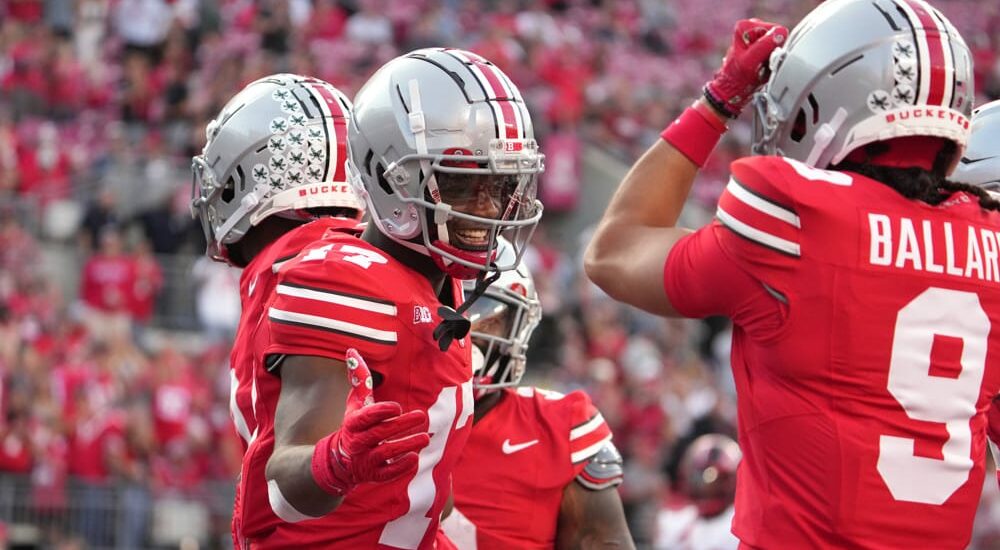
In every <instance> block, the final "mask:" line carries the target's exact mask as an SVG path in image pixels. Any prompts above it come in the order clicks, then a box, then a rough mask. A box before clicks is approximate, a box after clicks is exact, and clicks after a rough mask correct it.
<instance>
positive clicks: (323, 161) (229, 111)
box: [191, 74, 364, 262]
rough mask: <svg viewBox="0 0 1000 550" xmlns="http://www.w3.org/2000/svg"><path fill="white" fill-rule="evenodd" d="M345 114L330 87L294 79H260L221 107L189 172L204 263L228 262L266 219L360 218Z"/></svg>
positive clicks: (346, 107)
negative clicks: (327, 214) (328, 212)
mask: <svg viewBox="0 0 1000 550" xmlns="http://www.w3.org/2000/svg"><path fill="white" fill-rule="evenodd" d="M350 112H351V102H350V101H349V100H348V99H347V97H345V96H344V94H342V93H341V92H340V91H338V90H337V89H336V88H334V87H333V86H332V85H330V84H329V83H327V82H324V81H322V80H318V79H315V78H310V77H305V76H299V75H294V74H275V75H271V76H268V77H265V78H261V79H260V80H257V81H254V82H252V83H250V84H248V85H247V87H246V88H244V89H243V90H241V91H240V92H239V93H238V94H236V95H235V96H234V97H233V98H232V99H231V100H229V102H228V103H226V105H225V107H223V108H222V111H221V112H220V113H219V115H218V116H217V117H216V118H215V120H213V121H212V122H210V123H209V124H208V126H207V128H206V129H205V133H206V137H207V140H208V141H207V143H206V144H205V148H204V149H203V151H202V154H201V155H199V156H196V157H194V159H193V162H192V165H191V169H192V172H193V182H192V186H193V188H192V203H191V211H192V214H193V215H195V216H196V217H198V218H199V219H200V220H201V226H202V230H203V231H204V232H205V239H206V240H207V241H208V250H207V254H208V255H209V256H210V257H212V258H213V259H216V260H219V261H226V262H228V261H229V252H228V246H229V245H231V244H233V243H235V242H237V241H239V240H240V239H241V238H243V236H244V235H245V234H246V232H247V231H248V230H249V229H250V228H251V227H253V226H254V225H257V224H258V223H260V222H261V221H262V220H263V219H264V218H267V217H268V216H272V215H279V216H283V217H289V218H295V219H310V218H311V217H312V216H311V215H310V214H309V213H308V212H306V209H308V208H317V207H339V208H346V209H353V210H354V211H355V212H357V214H356V216H357V218H358V219H360V218H361V215H362V214H363V213H364V205H363V203H362V202H361V200H360V199H359V198H358V197H357V195H355V194H354V191H353V189H351V187H350V185H349V184H348V183H347V175H346V171H345V170H346V167H345V161H346V160H347V119H348V118H349V117H350Z"/></svg>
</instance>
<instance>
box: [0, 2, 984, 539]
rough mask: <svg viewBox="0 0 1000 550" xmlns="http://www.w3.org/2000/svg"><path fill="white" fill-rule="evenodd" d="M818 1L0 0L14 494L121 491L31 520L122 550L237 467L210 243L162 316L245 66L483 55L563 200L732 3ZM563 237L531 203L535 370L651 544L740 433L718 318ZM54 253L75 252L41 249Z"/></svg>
mask: <svg viewBox="0 0 1000 550" xmlns="http://www.w3.org/2000/svg"><path fill="white" fill-rule="evenodd" d="M814 4H815V2H812V1H805V0H733V1H728V2H721V3H720V2H711V3H710V2H697V1H683V2H682V1H671V2H666V1H663V0H632V1H614V0H519V1H518V0H508V1H489V0H470V1H459V0H444V1H431V0H412V1H405V2H402V1H391V0H341V1H337V0H289V1H278V0H173V1H171V0H76V1H73V0H61V1H60V0H0V413H2V414H0V472H4V473H5V474H6V475H22V476H26V477H27V478H28V479H30V486H31V493H30V495H31V496H30V499H29V502H28V503H26V504H23V505H26V506H30V507H34V508H36V509H37V510H38V511H39V513H48V514H50V515H51V514H55V515H56V516H58V512H59V510H65V509H66V508H67V507H68V506H70V505H78V504H79V502H80V501H78V502H76V503H74V502H71V501H72V499H73V498H76V497H73V496H70V495H87V494H89V493H88V490H90V489H94V488H106V487H115V488H118V489H120V491H119V492H118V493H116V495H118V496H116V497H115V498H117V499H119V500H118V501H117V502H118V503H119V504H120V505H123V506H124V508H125V509H127V510H129V511H131V512H133V516H134V517H132V518H131V519H130V520H128V521H125V522H124V525H125V526H126V527H125V528H119V529H118V530H117V532H116V534H115V535H114V536H112V534H111V533H109V532H106V529H103V528H97V527H94V526H93V525H92V524H89V523H88V522H87V521H85V519H86V518H84V519H80V518H78V517H75V516H74V517H75V519H74V518H64V520H63V521H56V522H54V523H53V524H54V525H56V526H57V527H58V529H55V530H54V531H53V534H50V535H47V536H50V537H53V539H58V538H59V537H60V535H59V534H58V533H74V534H75V537H77V538H76V539H73V538H72V537H69V538H67V539H66V540H70V541H72V540H78V541H80V542H81V543H82V542H86V543H89V544H91V545H92V546H101V545H111V543H112V542H113V541H112V539H114V542H117V543H118V544H119V545H120V547H123V548H138V547H141V546H142V544H145V542H143V541H145V540H146V539H147V538H148V530H149V529H150V523H151V521H152V519H151V518H150V514H149V510H150V509H151V506H152V505H153V504H152V503H154V502H156V500H157V499H158V498H161V497H164V496H170V495H181V496H183V497H184V498H190V499H193V500H198V499H207V498H208V495H206V494H205V491H206V487H209V486H210V485H206V483H208V482H210V481H212V480H215V481H218V482H222V483H225V482H228V481H229V480H231V479H232V478H233V476H234V475H235V473H236V472H237V471H238V468H239V445H238V441H237V440H236V439H235V435H234V433H233V430H232V428H231V426H230V421H229V414H228V400H229V397H228V394H229V383H230V381H229V373H228V370H227V360H228V346H229V343H230V339H231V336H232V331H233V329H234V327H235V321H236V317H237V316H238V302H235V306H234V297H235V292H236V278H237V277H238V274H236V273H235V272H233V271H229V270H227V269H226V268H224V267H222V266H220V265H218V264H213V263H211V262H207V261H202V262H198V263H196V264H195V269H194V270H193V271H189V272H188V271H185V274H186V275H187V276H186V278H185V281H186V282H187V284H188V286H187V287H186V288H185V289H184V290H183V291H182V293H181V294H183V295H184V297H185V298H188V297H190V296H192V295H200V296H201V297H203V298H205V299H203V300H201V301H200V302H199V301H197V300H196V302H197V303H196V304H195V313H197V316H198V321H199V322H200V328H201V330H200V331H198V333H197V334H198V337H197V338H191V337H190V333H188V332H178V331H176V330H163V328H164V326H163V325H164V323H162V322H160V321H162V317H161V316H160V315H158V313H162V311H164V310H165V309H168V308H169V305H170V302H171V301H172V300H175V299H177V296H178V293H177V291H176V289H174V291H173V292H170V293H168V292H166V291H165V283H166V282H168V281H169V279H170V277H169V273H165V271H167V272H169V271H171V269H173V266H176V262H177V258H187V259H188V263H191V262H190V259H191V258H193V257H194V256H196V255H198V254H200V253H201V252H202V251H203V250H204V243H203V242H202V241H201V240H200V239H201V236H200V231H199V230H198V229H197V228H196V227H195V226H194V222H193V221H192V220H191V218H190V214H189V212H188V201H189V196H190V190H189V185H190V183H189V182H190V175H189V169H188V167H189V163H190V157H191V156H192V155H193V154H195V153H197V152H199V151H200V150H201V147H202V146H203V144H204V141H205V135H204V128H205V125H206V123H207V122H208V121H209V120H210V118H211V117H212V116H214V115H215V114H216V113H217V112H218V111H219V109H220V108H221V107H222V105H223V104H224V103H225V101H226V100H228V99H229V97H231V95H232V94H233V93H234V92H235V91H236V90H238V89H239V88H241V87H242V86H244V85H245V84H247V83H249V82H251V81H253V80H255V79H257V78H259V77H261V76H264V75H266V74H270V73H275V72H295V73H301V74H310V75H314V76H317V77H319V78H322V79H325V80H328V81H330V82H331V83H333V84H334V85H336V86H337V87H339V88H340V89H341V90H343V91H344V92H345V93H346V94H347V95H348V96H352V95H353V93H354V92H355V91H356V90H357V87H358V86H359V85H360V84H361V83H362V82H364V81H365V80H366V79H367V77H368V76H369V75H370V73H371V72H372V71H373V70H374V68H376V67H378V66H379V65H381V64H382V63H384V62H385V61H387V60H389V59H391V58H392V57H395V56H396V55H398V54H400V53H403V52H405V51H409V50H412V49H416V48H420V47H426V46H434V45H453V46H458V47H463V48H467V49H470V50H473V51H476V52H478V53H480V54H482V55H484V56H485V57H487V58H489V59H491V60H492V61H494V62H496V63H497V64H498V65H499V66H500V67H501V68H503V69H504V71H505V72H507V74H508V75H510V76H511V78H512V79H513V80H514V81H515V82H517V83H518V85H519V86H520V88H521V90H522V92H523V93H524V95H525V98H526V101H527V102H528V105H529V107H530V108H532V109H533V110H534V112H533V119H534V121H535V124H536V135H537V136H538V138H539V141H540V142H541V145H542V148H543V150H546V147H548V146H549V144H551V147H552V149H553V150H554V151H555V150H558V151H559V153H558V154H555V155H552V156H551V157H550V160H549V167H550V170H549V174H547V175H546V177H545V178H543V181H542V196H543V198H545V197H546V193H548V194H549V197H553V198H554V200H553V202H552V204H553V205H554V206H556V208H555V210H558V209H559V207H558V205H559V203H560V197H562V195H560V193H561V191H562V187H560V186H561V185H563V184H564V183H565V182H561V181H560V180H559V179H557V178H558V177H559V176H560V174H565V173H569V174H575V173H577V172H576V171H575V170H573V169H572V166H573V165H574V164H576V163H579V162H580V158H579V155H581V154H583V153H582V151H583V150H584V149H585V148H586V147H597V148H599V149H602V150H605V151H607V152H610V153H611V154H612V155H613V156H614V157H617V158H620V159H623V160H629V161H630V160H631V159H633V158H635V157H636V156H637V155H638V154H640V153H641V152H642V151H643V150H644V149H645V148H646V147H647V146H648V145H649V144H650V143H652V142H653V141H654V140H656V139H658V135H659V132H660V130H661V129H662V128H663V126H664V125H665V124H666V123H667V122H668V121H669V120H670V119H671V118H672V117H673V116H676V114H677V113H678V112H680V111H681V110H682V108H683V107H684V106H686V104H687V103H688V102H690V101H691V99H692V98H693V97H695V96H696V95H697V93H698V91H699V87H700V86H701V84H702V83H703V82H704V81H705V80H706V79H707V78H708V77H709V76H710V72H711V71H712V70H713V69H714V68H715V67H716V66H717V64H718V61H719V59H720V57H721V55H722V53H723V51H724V47H725V45H726V44H728V42H729V34H730V32H731V30H730V29H731V24H732V22H733V21H735V20H736V19H738V18H741V17H746V16H748V15H753V16H756V17H761V18H765V19H771V20H774V21H778V22H782V23H786V24H794V22H795V21H797V20H798V19H799V18H800V17H801V16H802V14H804V13H805V12H807V11H808V10H809V9H811V7H812V6H813V5H814ZM937 6H938V7H939V8H940V9H941V10H942V11H944V12H945V13H946V14H947V15H948V16H949V17H950V18H951V20H952V21H953V22H954V23H955V24H956V26H958V27H959V29H960V30H961V32H962V33H963V34H964V36H965V37H966V39H967V41H968V42H969V45H970V47H971V48H972V50H973V52H974V55H975V64H976V65H975V66H976V80H977V81H976V89H977V92H978V95H979V97H980V99H981V100H982V101H986V100H988V99H995V98H997V97H1000V57H998V53H997V52H1000V5H998V4H996V3H982V2H978V1H976V0H950V1H949V0H940V1H938V2H937ZM749 135H750V129H749V123H748V122H746V121H744V122H741V123H739V124H737V125H736V126H735V127H734V130H733V131H731V132H730V133H729V135H728V136H727V138H726V139H725V140H724V141H723V143H722V145H721V146H720V147H719V149H718V150H717V152H716V155H715V156H714V157H713V159H712V160H711V161H710V165H709V166H708V167H707V169H706V170H705V171H704V172H703V173H702V174H701V175H700V176H699V177H700V178H701V181H700V182H699V184H698V185H697V186H696V188H695V193H694V197H693V200H695V201H696V202H700V203H702V204H703V205H706V206H711V205H713V204H714V201H715V199H716V198H717V196H718V193H719V192H720V191H721V188H722V187H723V186H724V185H725V181H726V178H727V167H728V162H729V160H732V159H733V158H736V157H738V156H741V155H742V154H744V153H745V152H746V151H748V148H749ZM556 159H558V160H559V161H560V163H556V162H553V161H554V160H556ZM561 161H566V163H567V164H568V165H569V166H570V169H569V170H568V172H565V171H563V170H561V169H559V168H558V166H561V165H562V163H561ZM572 183H573V182H570V184H572ZM546 186H549V188H548V189H546ZM570 187H572V185H570ZM586 200H587V197H572V198H570V199H568V200H566V201H565V207H566V208H571V207H572V205H573V204H574V201H586ZM575 244H576V243H559V242H553V240H551V239H549V238H547V236H546V228H545V222H544V220H543V225H542V227H541V229H540V230H539V232H538V234H537V236H536V238H535V241H534V245H533V247H532V249H531V251H530V254H529V255H528V257H527V259H526V261H528V262H529V263H530V266H531V268H532V269H533V272H534V274H535V277H536V280H537V282H538V287H539V292H540V294H541V298H542V304H543V307H544V310H545V314H546V317H545V320H544V322H543V324H542V325H541V327H540V328H539V330H538V332H537V334H536V338H535V340H534V341H533V343H532V349H531V355H530V360H529V373H528V376H527V379H528V381H529V383H538V384H540V385H544V386H546V387H550V388H553V389H557V390H563V391H568V390H572V389H577V388H582V389H585V390H586V391H588V393H590V395H591V396H592V397H593V399H594V401H595V403H596V404H597V406H598V407H599V408H600V409H601V410H602V412H603V414H604V417H605V418H606V419H607V421H608V423H609V424H610V425H611V427H612V428H613V429H614V431H615V441H616V443H617V444H618V447H619V448H620V449H621V450H622V452H623V454H624V455H625V457H626V482H625V484H624V485H623V486H622V489H621V490H622V498H623V500H624V502H625V506H626V512H627V515H628V518H629V522H630V526H631V528H632V533H633V534H634V535H635V536H636V539H637V542H638V543H639V544H640V546H642V545H643V544H652V543H653V542H654V541H655V539H656V524H657V516H658V515H660V514H661V513H662V511H663V509H664V508H666V509H670V508H671V507H675V506H677V505H679V503H680V502H681V501H682V500H683V499H682V497H680V496H679V495H677V494H676V492H675V491H672V490H671V482H672V479H673V477H674V475H675V474H674V473H675V471H676V467H677V461H678V458H679V452H680V450H682V449H683V448H684V446H685V444H686V443H687V442H689V441H691V440H692V439H693V438H694V437H695V436H697V435H699V434H702V433H708V432H719V433H728V434H731V435H733V434H734V433H735V427H734V424H735V404H734V398H733V395H732V382H731V377H730V375H729V374H728V349H727V345H728V326H727V324H726V322H725V321H724V320H718V319H708V320H705V321H683V320H675V321H668V320H663V319H659V318H654V317H650V316H646V315H642V314H639V313H637V312H635V311H632V310H627V309H625V308H623V307H621V306H619V305H617V304H615V303H614V302H612V301H610V300H609V299H608V298H607V297H606V296H603V295H602V294H601V293H600V292H599V291H597V290H596V289H595V287H593V286H592V285H590V284H589V283H588V282H587V281H586V280H585V278H584V277H583V276H582V272H581V269H580V261H579V258H577V257H576V256H575V255H574V254H575V252H574V251H573V248H574V245H575ZM52 250H57V251H63V255H64V256H67V255H68V256H69V257H68V258H65V257H63V258H60V259H59V261H55V262H53V261H52V260H51V258H49V257H47V254H46V251H52ZM66 251H70V252H66ZM48 256H51V253H49V254H48ZM185 265H187V264H185ZM67 280H68V281H71V283H72V284H71V286H70V287H69V291H67V285H66V281H67ZM193 322H194V321H192V323H193ZM167 328H172V329H176V328H177V327H176V326H169V327H167ZM993 493H995V490H994V491H993ZM123 495H124V496H123ZM79 498H83V497H79ZM125 503H128V504H127V505H126V504H125ZM984 510H985V511H984V513H986V514H989V513H994V514H996V513H1000V506H997V505H996V503H994V504H993V508H988V507H984ZM0 512H2V511H0ZM224 512H225V511H222V513H221V515H220V517H218V518H214V522H215V524H217V525H218V526H220V527H219V528H218V529H217V531H219V532H220V533H222V534H223V535H224V533H225V532H226V531H227V530H228V526H227V525H226V524H225V518H224V517H223V516H224ZM987 523H989V524H992V525H1000V518H994V519H993V521H992V522H987ZM88 526H89V527H88ZM119 527H120V525H119ZM57 531H58V532H57ZM0 535H2V533H0ZM981 536H982V537H990V536H992V537H997V536H998V534H997V533H985V534H982V535H981ZM123 537H125V538H123ZM224 538H225V537H224V536H220V537H217V539H216V540H224ZM993 540H996V539H993ZM213 544H214V542H213ZM984 547H986V546H984Z"/></svg>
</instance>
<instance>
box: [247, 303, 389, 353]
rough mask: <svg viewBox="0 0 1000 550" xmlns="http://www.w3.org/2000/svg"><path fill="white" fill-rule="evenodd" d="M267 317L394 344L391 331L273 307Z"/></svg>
mask: <svg viewBox="0 0 1000 550" xmlns="http://www.w3.org/2000/svg"><path fill="white" fill-rule="evenodd" d="M267 315H268V317H269V318H270V319H271V320H273V321H279V322H281V321H284V322H288V323H294V324H297V325H305V326H309V327H315V328H318V329H321V330H322V329H326V330H332V331H335V332H339V333H342V334H347V335H354V336H358V337H361V338H365V339H368V340H374V341H376V342H380V343H385V344H395V343H396V332H395V331H391V330H379V329H374V328H371V327H365V326H361V325H356V324H354V323H348V322H347V321H340V320H338V319H330V318H329V317H320V316H319V315H309V314H306V313H295V312H294V311H285V310H282V309H276V308H273V307H272V308H270V309H269V310H268V313H267Z"/></svg>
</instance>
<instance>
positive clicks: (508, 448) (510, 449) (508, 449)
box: [503, 439, 538, 455]
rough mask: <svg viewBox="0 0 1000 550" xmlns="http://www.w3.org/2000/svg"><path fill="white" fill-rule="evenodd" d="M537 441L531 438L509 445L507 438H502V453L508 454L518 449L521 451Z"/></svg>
mask: <svg viewBox="0 0 1000 550" xmlns="http://www.w3.org/2000/svg"><path fill="white" fill-rule="evenodd" d="M535 443H538V440H537V439H532V440H531V441H525V442H524V443H518V444H517V445H511V444H510V440H509V439H505V440H503V454H505V455H509V454H514V453H516V452H518V451H523V450H525V449H527V448H528V447H530V446H532V445H534V444H535Z"/></svg>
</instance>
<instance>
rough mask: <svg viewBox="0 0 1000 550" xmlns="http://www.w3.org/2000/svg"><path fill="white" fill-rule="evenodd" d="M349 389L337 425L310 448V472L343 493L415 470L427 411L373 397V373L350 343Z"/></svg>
mask: <svg viewBox="0 0 1000 550" xmlns="http://www.w3.org/2000/svg"><path fill="white" fill-rule="evenodd" d="M346 362H347V375H348V377H349V378H350V381H351V386H352V387H351V392H350V393H349V394H348V396H347V412H346V413H345V414H344V423H343V424H342V425H341V427H340V429H339V430H337V431H336V432H333V433H332V434H330V435H328V436H326V437H325V438H323V439H321V440H320V441H319V443H317V444H316V449H315V451H313V460H312V470H313V478H315V479H316V482H317V483H318V484H319V486H320V487H321V488H323V489H324V490H325V491H327V492H328V493H331V494H334V495H338V496H342V495H344V494H346V493H347V492H348V491H350V490H351V489H352V488H353V487H354V486H355V485H357V484H359V483H366V482H385V481H391V480H393V479H396V478H398V477H401V476H404V475H408V474H413V473H415V472H416V471H417V452H418V451H419V450H420V449H423V448H424V447H426V446H427V444H428V443H429V442H430V435H429V434H428V433H427V429H428V423H427V413H426V412H424V411H421V410H415V411H410V412H407V413H403V409H402V407H401V406H400V405H399V403H396V402H394V401H383V402H381V403H375V400H374V398H373V397H372V375H371V371H369V370H368V365H367V364H366V363H365V360H364V359H363V358H362V357H361V355H360V354H359V353H358V352H357V350H355V349H349V350H347V357H346Z"/></svg>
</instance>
